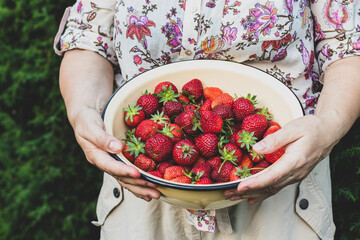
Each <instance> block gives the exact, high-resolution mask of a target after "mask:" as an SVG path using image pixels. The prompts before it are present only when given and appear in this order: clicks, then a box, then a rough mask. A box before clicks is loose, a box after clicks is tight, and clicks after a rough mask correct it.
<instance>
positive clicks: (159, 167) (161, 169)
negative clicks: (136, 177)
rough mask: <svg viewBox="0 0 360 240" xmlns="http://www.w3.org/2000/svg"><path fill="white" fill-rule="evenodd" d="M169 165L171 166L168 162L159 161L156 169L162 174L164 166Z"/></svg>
mask: <svg viewBox="0 0 360 240" xmlns="http://www.w3.org/2000/svg"><path fill="white" fill-rule="evenodd" d="M170 166H173V165H172V164H171V163H169V162H161V163H159V165H158V167H157V170H158V171H159V172H160V173H161V174H162V175H164V173H165V170H166V168H168V167H170Z"/></svg>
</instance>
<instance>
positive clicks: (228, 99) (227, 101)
mask: <svg viewBox="0 0 360 240" xmlns="http://www.w3.org/2000/svg"><path fill="white" fill-rule="evenodd" d="M233 102H234V98H233V97H232V96H230V94H228V93H223V94H221V95H219V96H218V97H217V98H215V99H214V101H212V104H211V107H212V108H214V107H215V106H217V105H225V106H228V107H229V108H232V105H233Z"/></svg>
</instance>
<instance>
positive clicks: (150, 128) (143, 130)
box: [135, 119, 160, 141]
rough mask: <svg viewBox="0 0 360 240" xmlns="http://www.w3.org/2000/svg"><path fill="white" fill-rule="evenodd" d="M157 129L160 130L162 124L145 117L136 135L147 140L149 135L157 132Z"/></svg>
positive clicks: (136, 130) (137, 128)
mask: <svg viewBox="0 0 360 240" xmlns="http://www.w3.org/2000/svg"><path fill="white" fill-rule="evenodd" d="M156 130H160V126H159V125H158V124H156V123H154V122H153V121H151V120H147V119H145V120H144V121H142V122H141V123H140V124H139V125H138V126H137V127H136V129H135V136H136V137H137V138H141V140H142V141H146V140H147V139H148V138H149V137H151V136H154V135H155V134H156Z"/></svg>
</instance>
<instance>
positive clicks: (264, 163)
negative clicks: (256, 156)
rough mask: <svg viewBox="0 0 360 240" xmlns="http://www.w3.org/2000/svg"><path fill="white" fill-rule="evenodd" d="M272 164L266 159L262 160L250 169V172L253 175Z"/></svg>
mask: <svg viewBox="0 0 360 240" xmlns="http://www.w3.org/2000/svg"><path fill="white" fill-rule="evenodd" d="M270 165H271V164H270V163H269V162H268V161H266V160H262V161H261V162H259V163H258V164H257V165H256V166H255V167H253V168H252V169H251V170H250V173H251V174H252V175H254V174H256V173H258V172H261V171H262V170H264V169H265V168H267V167H269V166H270Z"/></svg>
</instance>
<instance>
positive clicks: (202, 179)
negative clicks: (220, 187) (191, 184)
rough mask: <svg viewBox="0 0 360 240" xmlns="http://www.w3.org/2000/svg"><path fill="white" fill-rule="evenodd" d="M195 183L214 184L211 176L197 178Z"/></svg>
mask: <svg viewBox="0 0 360 240" xmlns="http://www.w3.org/2000/svg"><path fill="white" fill-rule="evenodd" d="M195 184H213V181H212V180H211V178H208V177H202V178H200V179H199V180H197V181H196V182H195Z"/></svg>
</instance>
